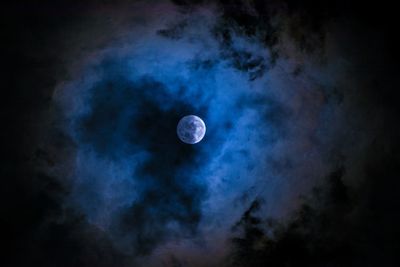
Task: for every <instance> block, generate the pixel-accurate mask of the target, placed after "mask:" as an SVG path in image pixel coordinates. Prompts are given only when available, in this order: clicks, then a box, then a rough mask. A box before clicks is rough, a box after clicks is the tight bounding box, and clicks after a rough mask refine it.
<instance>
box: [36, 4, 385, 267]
mask: <svg viewBox="0 0 400 267" xmlns="http://www.w3.org/2000/svg"><path fill="white" fill-rule="evenodd" d="M198 2H201V1H198ZM253 3H254V6H252V4H251V3H250V2H248V1H243V2H241V1H237V4H235V5H225V4H212V5H211V4H197V3H196V4H195V5H191V4H189V3H188V1H185V4H184V5H179V6H177V5H174V4H172V3H169V2H166V1H153V2H151V4H149V3H147V2H145V1H133V2H130V1H127V2H121V3H119V4H115V5H107V4H104V5H98V6H97V5H95V6H94V7H93V8H88V9H87V10H86V9H85V11H84V12H83V15H82V16H80V17H79V18H77V21H76V23H73V24H71V25H70V24H68V25H66V26H65V28H61V29H60V35H61V36H60V39H62V40H58V39H57V38H56V37H54V39H57V40H58V42H59V43H62V48H63V51H65V52H64V53H63V54H62V55H60V57H62V58H63V59H62V60H60V62H59V63H58V64H60V69H62V71H65V70H67V73H65V75H62V77H61V78H59V79H58V80H57V85H56V86H55V89H54V93H53V97H52V98H51V105H53V106H52V109H49V110H47V109H46V111H45V112H48V113H46V114H45V115H42V116H43V117H46V116H47V117H46V119H47V120H48V121H49V122H48V123H47V124H45V123H43V124H40V125H44V127H43V126H40V127H41V129H40V131H39V129H36V130H37V131H38V132H40V133H43V132H47V129H49V128H50V129H51V133H49V134H47V135H43V136H41V137H40V142H38V143H40V144H41V145H40V146H43V147H44V148H43V149H42V150H44V151H45V152H43V153H42V152H41V153H37V159H36V160H37V161H38V162H40V166H45V167H44V168H42V169H41V171H42V172H45V173H47V174H48V177H49V180H50V181H53V182H54V183H55V184H56V185H57V186H59V187H60V188H62V189H63V190H61V192H58V191H57V190H55V189H52V190H50V191H51V193H50V196H52V193H54V194H55V196H57V198H55V199H54V200H51V201H50V200H49V201H48V203H54V205H55V207H57V209H56V210H57V212H55V213H53V212H49V213H47V212H44V215H43V217H40V218H41V219H40V220H39V221H40V222H39V224H40V227H41V229H43V230H42V231H39V232H38V237H37V240H38V241H37V244H39V245H38V247H39V248H40V250H41V251H40V252H38V253H37V254H38V255H39V256H38V257H43V258H42V259H38V261H39V262H41V263H43V265H45V264H48V265H52V264H53V265H54V264H55V262H58V261H62V260H60V259H65V258H69V259H70V260H71V261H67V263H68V264H69V265H71V264H72V263H71V262H73V261H76V262H78V265H85V264H86V265H90V266H92V265H96V266H99V265H100V264H104V266H110V265H113V264H114V265H115V264H116V265H118V266H123V265H124V264H128V265H129V264H134V265H135V266H160V265H162V264H164V265H167V266H174V265H178V266H179V264H180V265H183V266H185V265H190V266H213V265H214V266H221V265H220V264H221V261H223V260H224V256H225V255H230V254H229V253H230V245H231V244H230V243H229V242H230V240H231V237H232V235H236V233H232V231H231V228H232V226H234V225H236V224H237V222H238V221H239V222H240V223H239V225H243V223H245V222H244V221H246V220H247V219H246V216H247V217H248V219H249V220H250V221H251V220H252V218H253V217H252V216H253V214H252V212H253V210H254V209H256V208H257V209H256V210H257V211H256V213H257V216H259V217H257V218H256V219H255V221H252V223H253V224H254V223H255V224H256V225H257V226H258V225H260V224H261V223H262V222H264V221H265V220H266V218H272V219H271V221H272V222H274V221H278V222H283V223H288V224H290V223H292V219H293V214H297V213H296V212H297V211H298V209H300V211H302V210H303V208H304V207H303V206H302V205H303V202H302V201H300V200H299V196H301V195H307V194H310V192H311V191H312V188H313V187H314V186H315V185H322V186H323V185H324V184H325V183H327V182H328V179H326V177H329V173H330V172H331V171H332V170H333V169H335V168H336V167H337V165H338V162H340V163H341V164H342V165H343V166H344V167H343V168H344V169H345V170H346V172H345V174H344V175H342V176H343V177H342V176H340V175H339V176H340V178H341V179H343V181H342V182H343V183H344V185H345V186H346V188H347V186H348V184H351V183H356V182H355V181H356V180H357V179H361V180H362V179H363V178H359V177H361V176H360V175H359V173H360V170H359V169H358V168H362V166H364V161H363V159H361V158H360V155H362V154H363V153H364V152H365V147H366V146H368V144H370V142H371V140H372V139H373V138H374V136H373V134H370V132H369V130H370V129H371V128H374V127H378V126H379V125H380V124H379V123H377V121H378V120H379V119H380V118H382V114H379V115H376V117H374V118H375V120H374V121H373V122H371V126H368V122H366V120H365V119H363V118H362V117H363V115H364V114H365V110H369V107H371V106H373V104H371V103H368V104H367V105H366V107H362V108H361V107H360V106H362V104H360V102H362V101H363V100H364V99H363V98H362V97H361V98H360V97H359V94H358V93H357V92H359V90H360V84H361V82H360V75H359V74H358V75H354V72H355V70H357V69H358V68H357V67H355V65H354V64H353V63H354V62H353V60H354V58H349V57H348V56H347V55H346V54H345V53H343V50H346V49H343V47H339V46H338V45H337V43H339V41H338V40H341V39H340V38H342V37H340V36H338V33H337V32H335V28H334V27H333V28H332V29H329V30H330V31H328V30H327V29H326V28H324V27H328V26H329V24H326V23H325V22H326V21H324V19H326V18H324V17H322V18H320V17H317V22H318V23H321V27H318V29H314V28H313V25H314V23H316V22H315V21H314V22H310V21H308V20H307V19H306V18H305V17H306V16H305V15H304V14H302V13H301V12H298V10H297V9H296V7H295V6H293V4H290V3H289V2H288V3H287V5H282V6H281V5H280V4H277V3H269V4H266V5H264V4H260V2H259V1H255V2H253ZM181 4H182V3H181ZM309 12H311V11H309ZM306 14H307V13H306ZM312 14H313V13H311V14H308V15H311V16H312ZM298 25H300V26H298ZM339 35H340V34H339ZM306 37H310V38H309V39H307V38H306ZM66 48H68V49H66ZM60 76H61V75H60ZM57 77H59V76H57ZM363 88H364V87H363ZM358 101H360V102H358ZM363 108H365V109H363ZM373 110H374V109H373ZM45 112H44V113H45ZM187 114H196V115H199V116H200V117H202V118H203V119H204V121H205V123H206V124H207V134H206V136H205V138H204V140H203V141H202V142H201V143H199V144H197V145H195V146H188V145H185V144H183V143H181V142H180V141H179V139H178V138H177V136H176V129H175V127H176V124H177V122H178V121H179V119H180V118H181V117H182V116H184V115H187ZM349 114H351V115H352V116H349ZM377 125H378V126H377ZM46 127H47V128H46ZM362 127H365V128H363V129H367V133H365V131H364V130H362V129H361V130H360V128H362ZM369 127H371V128H369ZM37 128H39V126H38V127H37ZM54 128H57V129H54ZM37 135H40V134H37ZM55 144H56V145H55ZM42 150H40V151H42ZM54 155H56V156H54ZM49 158H50V159H52V160H48V159H49ZM53 158H54V159H53ZM343 158H344V159H345V160H343ZM46 162H47V163H46ZM349 174H355V175H349ZM35 181H36V180H35ZM35 188H36V187H35ZM39 191H40V190H39ZM60 195H61V196H62V197H60ZM44 196H45V197H48V196H49V195H48V194H47V193H46V194H44ZM255 199H257V201H254V200H255ZM319 200H320V199H316V200H312V201H311V202H312V204H314V203H318V201H319ZM258 201H260V202H258ZM38 203H41V202H40V201H38ZM257 203H261V204H260V205H258V206H257V205H255V204H257ZM34 204H36V202H35V201H34ZM49 205H50V204H49ZM252 205H253V206H252ZM335 205H336V203H335ZM50 206H51V205H50ZM249 206H250V207H253V209H251V211H250V212H249V211H248V208H249ZM319 209H321V210H322V212H324V209H325V208H324V207H318V212H320V210H319ZM46 210H47V209H46ZM313 211H314V210H313ZM326 212H327V213H329V216H330V212H329V211H326ZM243 214H245V215H244V216H243ZM246 214H247V215H246ZM318 214H319V213H318ZM41 220H43V221H41ZM316 224H318V223H316ZM312 226H314V224H313V225H312ZM312 226H311V225H306V226H305V227H306V228H307V227H308V228H312ZM40 227H39V228H40ZM283 227H286V224H284V226H283ZM308 228H307V231H308V230H309V229H308ZM271 229H274V228H271ZM283 229H284V230H287V228H283ZM333 229H334V230H336V228H333ZM264 230H265V231H266V232H265V233H268V231H267V230H266V229H265V228H262V229H261V230H257V231H258V232H257V234H256V237H255V238H258V239H261V241H260V242H261V244H258V245H260V246H261V249H264V243H263V242H264V241H266V240H267V239H265V238H266V237H265V236H264V235H263V233H264V232H263V231H264ZM278 230H279V229H278ZM284 230H282V233H281V234H282V238H283V239H284V238H285V236H286V234H290V233H292V232H291V230H290V229H289V230H288V231H286V232H285V231H284ZM297 230H298V229H296V230H295V232H296V231H297ZM35 231H36V230H35ZM46 231H48V232H49V233H51V235H48V234H47V233H46ZM53 233H54V234H53ZM296 234H297V232H296ZM259 235H260V236H259ZM80 236H84V237H85V238H83V239H82V240H79V237H80ZM267 236H268V235H267ZM52 238H54V239H52ZM69 238H71V239H72V241H71V240H70V239H69ZM258 239H257V240H258ZM300 239H301V240H300V241H301V242H303V241H304V239H305V238H303V236H300ZM268 240H269V239H268ZM268 240H267V241H268ZM47 241H48V242H47ZM269 241H271V242H272V243H273V244H275V243H276V244H281V243H280V242H281V241H280V239H279V238H278V239H276V240H275V239H271V240H269ZM274 242H275V243H274ZM304 242H306V241H304ZM64 243H65V244H67V246H68V244H72V245H71V247H76V251H75V250H74V251H69V250H66V253H65V254H62V255H61V254H58V255H55V256H54V258H51V257H49V256H48V255H45V254H46V253H49V251H51V253H50V254H52V253H54V251H53V250H51V249H45V248H43V247H46V248H48V247H50V248H51V247H55V248H60V250H63V249H62V248H63V244H64ZM301 244H304V243H301ZM306 244H309V243H307V242H306ZM312 245H314V244H312ZM93 251H94V252H93ZM104 251H111V252H110V253H109V254H112V256H110V258H102V257H103V256H101V255H100V254H107V253H104ZM282 251H283V250H282ZM253 252H254V251H249V254H248V255H247V256H249V255H250V256H249V257H251V258H253V257H252V256H251V255H253V254H251V253H253ZM278 252H279V253H280V252H281V250H279V251H278ZM271 253H275V252H274V251H273V252H271ZM279 253H278V254H276V255H278V256H279V255H280V254H279ZM88 254H90V255H93V257H89V258H87V255H88ZM204 255H210V256H209V257H207V258H205V257H204ZM247 256H246V257H247ZM272 258H274V257H272ZM85 259H86V260H85ZM254 259H258V258H257V257H255V258H254ZM274 259H275V258H274ZM249 260H251V259H249ZM132 262H133V263H132ZM67 263H65V264H66V265H67Z"/></svg>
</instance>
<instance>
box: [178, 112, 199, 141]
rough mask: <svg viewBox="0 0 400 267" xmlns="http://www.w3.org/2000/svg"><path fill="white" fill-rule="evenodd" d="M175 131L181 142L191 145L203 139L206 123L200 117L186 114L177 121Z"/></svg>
mask: <svg viewBox="0 0 400 267" xmlns="http://www.w3.org/2000/svg"><path fill="white" fill-rule="evenodd" d="M176 133H177V134H178V137H179V139H180V140H181V141H182V142H184V143H186V144H191V145H193V144H196V143H198V142H200V141H201V140H202V139H203V137H204V135H205V134H206V125H205V123H204V121H203V120H202V119H201V118H200V117H197V116H196V115H187V116H185V117H183V118H182V119H180V121H179V122H178V126H177V127H176Z"/></svg>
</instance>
